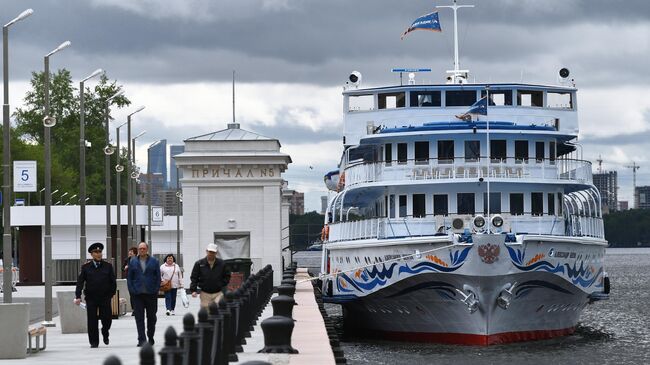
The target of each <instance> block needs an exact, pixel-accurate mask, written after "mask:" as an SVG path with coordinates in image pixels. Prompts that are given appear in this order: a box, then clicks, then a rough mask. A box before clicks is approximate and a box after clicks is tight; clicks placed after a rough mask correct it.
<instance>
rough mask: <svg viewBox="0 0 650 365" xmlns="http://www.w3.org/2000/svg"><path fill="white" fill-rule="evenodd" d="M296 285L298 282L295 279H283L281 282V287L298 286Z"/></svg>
mask: <svg viewBox="0 0 650 365" xmlns="http://www.w3.org/2000/svg"><path fill="white" fill-rule="evenodd" d="M296 283H297V282H296V281H295V280H293V279H282V280H281V281H280V285H282V284H284V285H291V286H296Z"/></svg>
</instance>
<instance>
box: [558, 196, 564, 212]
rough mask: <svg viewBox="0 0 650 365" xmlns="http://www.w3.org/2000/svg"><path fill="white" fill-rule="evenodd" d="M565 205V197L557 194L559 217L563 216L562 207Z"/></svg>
mask: <svg viewBox="0 0 650 365" xmlns="http://www.w3.org/2000/svg"><path fill="white" fill-rule="evenodd" d="M563 204H564V197H563V196H562V193H557V215H562V214H563V213H562V205H563Z"/></svg>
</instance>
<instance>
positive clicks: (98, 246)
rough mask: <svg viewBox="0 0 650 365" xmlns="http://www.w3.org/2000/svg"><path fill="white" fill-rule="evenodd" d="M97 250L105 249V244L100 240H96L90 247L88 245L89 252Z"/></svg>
mask: <svg viewBox="0 0 650 365" xmlns="http://www.w3.org/2000/svg"><path fill="white" fill-rule="evenodd" d="M95 250H100V251H104V245H102V244H101V243H100V242H95V243H93V244H92V245H90V247H88V253H91V252H93V251H95Z"/></svg>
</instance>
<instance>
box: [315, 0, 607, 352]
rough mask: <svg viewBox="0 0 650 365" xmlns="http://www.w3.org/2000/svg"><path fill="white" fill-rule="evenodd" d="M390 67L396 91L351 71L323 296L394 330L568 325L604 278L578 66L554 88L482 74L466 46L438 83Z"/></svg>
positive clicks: (406, 333) (516, 337)
mask: <svg viewBox="0 0 650 365" xmlns="http://www.w3.org/2000/svg"><path fill="white" fill-rule="evenodd" d="M454 6H456V4H455V2H454ZM452 8H453V7H452ZM455 11H456V9H454V12H455ZM456 39H457V38H456ZM455 46H456V50H457V47H458V42H457V41H456V42H455ZM457 54H458V52H457V51H456V55H457ZM395 71H398V72H400V78H399V80H398V83H397V84H396V85H391V86H385V87H373V88H364V87H363V84H362V78H361V74H360V73H359V72H353V73H352V74H350V76H349V81H348V82H347V83H346V87H345V90H344V92H343V121H344V123H343V124H344V127H343V136H342V137H343V138H342V140H343V146H344V152H343V155H342V156H341V160H340V164H339V167H338V169H337V170H334V171H332V172H330V173H328V174H327V175H326V176H325V183H326V185H327V187H328V188H329V189H330V190H331V191H332V193H331V194H330V199H329V202H328V207H327V212H326V218H325V227H324V229H323V250H322V252H323V254H322V263H321V275H320V278H321V284H320V285H321V287H322V291H323V298H324V300H325V301H327V302H331V303H338V304H341V305H342V306H343V309H344V321H345V326H346V328H351V329H356V330H359V331H363V333H364V334H367V335H371V336H376V337H382V338H387V339H396V340H405V341H431V342H442V343H456V344H470V345H492V344H500V343H509V342H516V341H527V340H537V339H546V338H551V337H556V336H563V335H568V334H571V333H572V332H573V331H574V330H575V328H576V325H577V324H578V321H579V318H580V314H581V312H582V311H583V309H584V308H585V307H586V306H587V305H590V304H592V303H595V302H597V301H599V300H603V299H607V298H608V295H609V280H608V278H607V274H606V272H605V267H604V257H605V249H606V247H607V241H606V240H605V239H604V231H603V219H602V214H601V198H600V195H599V192H598V190H597V189H596V188H595V186H594V185H593V183H592V168H591V163H590V162H588V161H585V160H583V159H582V151H581V147H580V145H579V144H578V143H577V137H578V99H577V89H576V87H575V84H574V82H573V80H572V79H571V78H570V76H569V75H570V73H569V70H567V69H561V70H560V72H559V75H558V76H556V80H557V82H556V84H554V85H541V84H528V83H521V82H520V83H489V84H488V83H477V82H472V81H471V80H470V75H469V71H467V70H461V69H459V63H458V56H456V58H455V62H454V70H451V71H447V73H446V75H445V74H443V73H442V72H441V74H442V77H441V80H442V82H441V83H440V84H423V83H420V82H419V80H418V76H419V75H420V74H419V73H418V72H417V71H428V70H421V69H419V70H418V69H412V70H410V69H401V70H395Z"/></svg>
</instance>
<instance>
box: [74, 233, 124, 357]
mask: <svg viewBox="0 0 650 365" xmlns="http://www.w3.org/2000/svg"><path fill="white" fill-rule="evenodd" d="M103 250H104V245H102V244H101V243H99V242H95V243H93V244H92V245H90V247H88V252H90V255H91V256H92V260H90V261H88V262H86V263H85V264H84V265H83V266H81V272H80V273H79V278H77V289H76V290H75V298H76V299H75V300H74V304H76V305H79V304H80V303H81V290H82V289H83V292H84V297H85V299H86V317H87V319H88V341H89V342H90V347H92V348H96V347H98V346H99V329H98V328H97V319H98V318H97V311H98V310H99V319H100V320H101V321H102V337H103V340H104V344H106V345H108V330H110V329H111V323H112V321H113V319H112V313H111V298H112V297H113V295H115V291H116V289H117V284H116V282H115V271H114V270H113V265H111V264H110V263H108V262H106V261H104V260H102V251H103ZM84 285H85V289H84Z"/></svg>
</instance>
